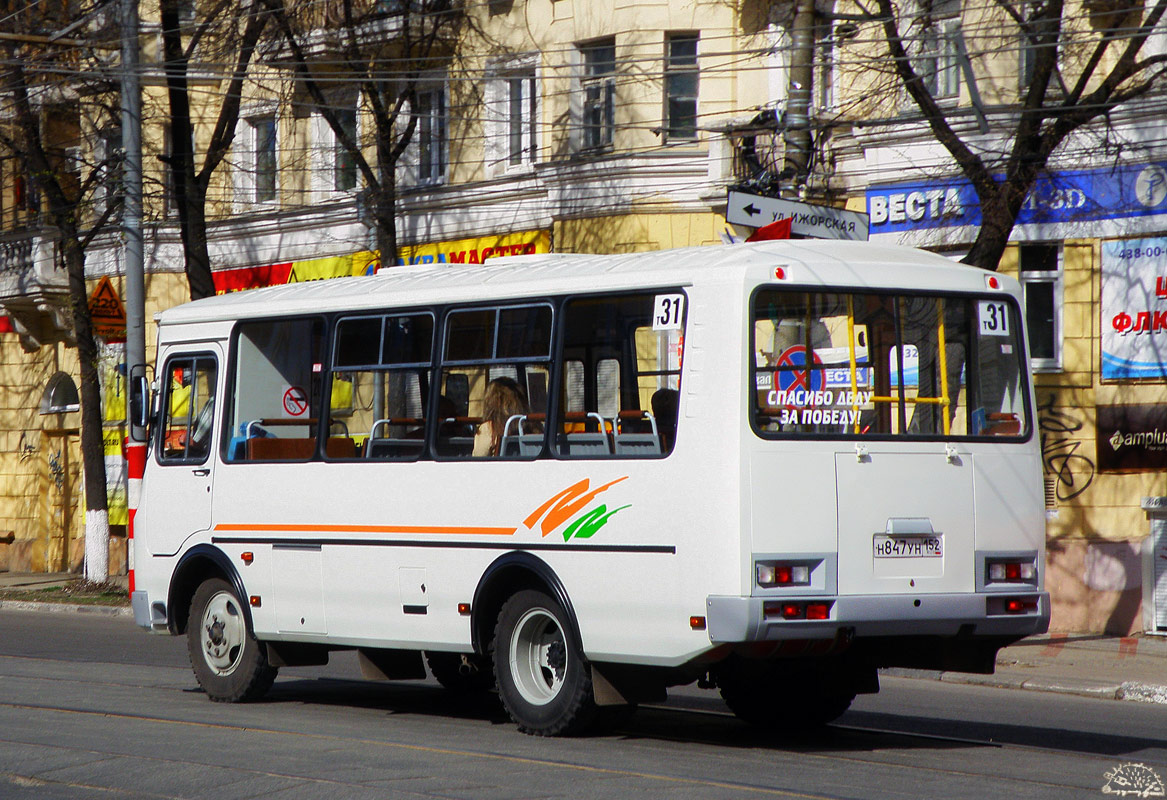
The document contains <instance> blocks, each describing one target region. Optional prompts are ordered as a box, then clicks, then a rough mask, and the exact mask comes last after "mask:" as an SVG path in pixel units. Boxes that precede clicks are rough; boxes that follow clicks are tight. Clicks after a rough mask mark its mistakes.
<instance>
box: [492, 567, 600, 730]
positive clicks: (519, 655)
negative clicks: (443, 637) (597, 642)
mask: <svg viewBox="0 0 1167 800" xmlns="http://www.w3.org/2000/svg"><path fill="white" fill-rule="evenodd" d="M494 663H495V668H494V669H495V676H496V678H497V681H498V694H499V697H500V698H501V700H502V703H503V706H504V707H505V708H506V710H507V713H508V714H510V717H511V719H513V720H514V721H515V722H516V723H517V724H518V726H519V730H521V731H523V732H524V733H530V734H534V735H536V736H562V735H570V734H574V733H580V732H582V731H584V730H586V729H587V728H588V727H589V726H590V725H591V724H592V723H593V722H594V720H595V718H596V711H597V709H596V703H595V698H594V696H593V694H592V677H591V667H590V666H589V665H588V662H587V660H586V659H585V658H584V656H583V652H582V650H581V648H580V645H579V642H577V641H576V639H575V635H574V634H573V632H572V628H571V624H570V621H569V619H568V615H567V612H566V611H565V610H564V608H563V606H562V605H560V604H559V603H558V602H556V601H555V600H554V599H552V598H551V597H548V596H547V595H546V594H544V593H543V592H540V591H536V590H524V591H521V592H518V593H516V594H514V595H513V596H512V597H511V598H510V599H509V600H507V602H506V603H505V604H503V607H502V610H501V611H500V612H499V615H498V627H497V628H496V631H495V646H494Z"/></svg>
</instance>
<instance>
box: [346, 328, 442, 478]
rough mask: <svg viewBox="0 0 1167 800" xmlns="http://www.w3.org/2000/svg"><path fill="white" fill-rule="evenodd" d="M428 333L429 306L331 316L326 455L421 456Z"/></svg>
mask: <svg viewBox="0 0 1167 800" xmlns="http://www.w3.org/2000/svg"><path fill="white" fill-rule="evenodd" d="M433 337H434V318H433V314H430V313H429V312H422V313H415V314H403V315H395V316H374V317H354V318H349V319H342V320H340V321H339V322H338V323H337V328H336V339H335V343H334V346H333V353H332V369H331V372H330V386H331V389H330V391H329V408H328V435H329V439H328V442H327V444H326V445H325V453H324V455H325V458H328V459H342V460H343V459H357V458H362V459H367V460H375V461H414V460H416V459H418V458H420V457H421V455H422V453H423V452H424V450H425V431H426V417H425V408H426V402H427V396H428V392H429V384H430V364H431V359H432V351H433Z"/></svg>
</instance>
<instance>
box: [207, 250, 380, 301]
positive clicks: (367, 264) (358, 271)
mask: <svg viewBox="0 0 1167 800" xmlns="http://www.w3.org/2000/svg"><path fill="white" fill-rule="evenodd" d="M380 265H381V262H380V260H379V259H378V258H377V254H376V253H372V252H368V251H365V252H361V253H351V254H349V255H345V256H329V257H328V258H313V259H309V260H307V261H289V262H287V263H284V264H268V265H266V266H263V267H240V268H238V269H223V270H219V271H217V272H215V273H213V274H212V275H211V278H212V280H214V282H215V293H216V294H226V293H227V292H238V291H241V290H243V289H258V288H260V287H262V286H279V285H281V284H285V283H304V282H307V281H323V280H327V279H329V278H348V277H353V276H357V275H372V274H373V273H374V272H376V271H377V268H378V267H379V266H380Z"/></svg>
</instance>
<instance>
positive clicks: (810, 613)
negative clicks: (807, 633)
mask: <svg viewBox="0 0 1167 800" xmlns="http://www.w3.org/2000/svg"><path fill="white" fill-rule="evenodd" d="M763 608H764V612H763V613H764V614H765V616H766V618H767V619H773V618H774V617H781V618H782V619H808V620H825V619H830V618H831V602H830V601H824V600H812V601H810V602H795V601H788V602H782V603H766V604H765V605H764V606H763Z"/></svg>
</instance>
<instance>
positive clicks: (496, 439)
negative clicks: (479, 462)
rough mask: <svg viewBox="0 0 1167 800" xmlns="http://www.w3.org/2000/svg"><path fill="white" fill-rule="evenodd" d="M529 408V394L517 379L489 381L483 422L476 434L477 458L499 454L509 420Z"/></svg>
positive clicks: (483, 401) (475, 450)
mask: <svg viewBox="0 0 1167 800" xmlns="http://www.w3.org/2000/svg"><path fill="white" fill-rule="evenodd" d="M527 411H528V409H527V394H526V392H524V391H523V388H522V387H521V386H519V384H518V383H517V382H516V381H515V380H514V379H513V378H495V379H494V380H492V381H491V382H490V383H488V384H487V385H486V396H485V397H484V398H483V400H482V424H481V425H479V426H478V430H477V432H475V434H474V453H473V455H474V457H475V458H484V457H494V456H497V455H499V451H500V449H501V447H502V436H503V433H504V432H505V430H504V429H505V428H506V424H507V420H508V419H510V418H511V417H513V416H514V415H515V414H526V413H527Z"/></svg>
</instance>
